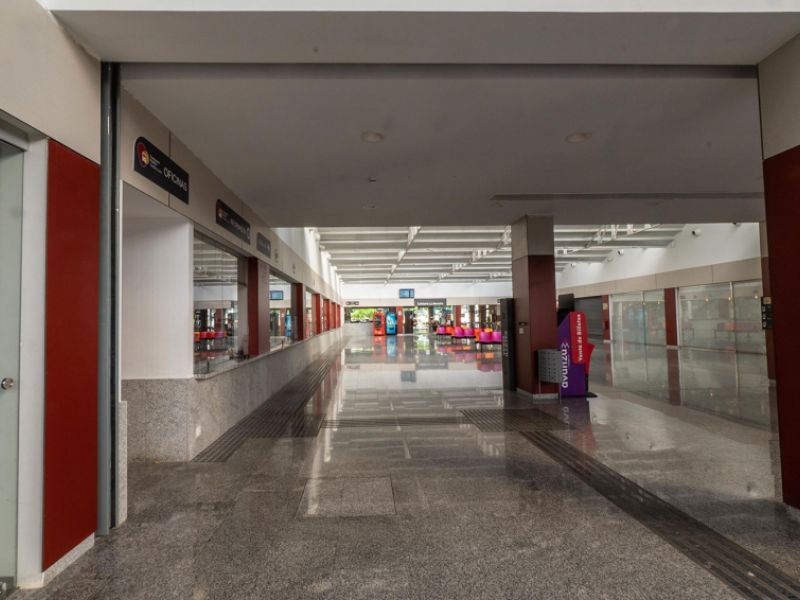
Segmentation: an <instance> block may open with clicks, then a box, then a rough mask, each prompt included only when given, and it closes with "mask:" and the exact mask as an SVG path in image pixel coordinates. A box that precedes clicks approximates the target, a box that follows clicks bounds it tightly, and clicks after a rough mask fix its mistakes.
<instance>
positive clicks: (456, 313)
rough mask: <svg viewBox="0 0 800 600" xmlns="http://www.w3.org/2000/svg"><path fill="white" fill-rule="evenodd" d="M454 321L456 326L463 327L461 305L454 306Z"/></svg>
mask: <svg viewBox="0 0 800 600" xmlns="http://www.w3.org/2000/svg"><path fill="white" fill-rule="evenodd" d="M453 323H454V324H455V326H456V327H461V305H460V304H456V305H455V306H453Z"/></svg>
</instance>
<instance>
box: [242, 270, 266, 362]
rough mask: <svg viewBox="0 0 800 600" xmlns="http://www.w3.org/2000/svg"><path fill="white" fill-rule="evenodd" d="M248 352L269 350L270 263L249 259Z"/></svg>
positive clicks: (254, 354)
mask: <svg viewBox="0 0 800 600" xmlns="http://www.w3.org/2000/svg"><path fill="white" fill-rule="evenodd" d="M247 352H248V354H250V356H258V355H259V354H264V353H266V352H269V265H268V264H267V263H265V262H262V261H260V260H258V259H257V258H255V257H254V256H251V257H250V258H248V259H247Z"/></svg>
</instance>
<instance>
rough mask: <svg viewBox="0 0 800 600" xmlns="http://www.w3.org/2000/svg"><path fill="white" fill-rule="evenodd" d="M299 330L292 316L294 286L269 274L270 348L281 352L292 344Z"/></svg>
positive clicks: (279, 277) (275, 274)
mask: <svg viewBox="0 0 800 600" xmlns="http://www.w3.org/2000/svg"><path fill="white" fill-rule="evenodd" d="M296 329H297V323H296V318H295V317H294V316H293V315H292V284H291V283H289V282H288V281H286V280H285V279H283V277H281V276H280V275H278V274H277V273H275V272H273V271H270V274H269V347H270V351H274V350H280V349H281V348H285V347H286V346H289V345H290V344H291V343H292V340H293V339H294V332H295V331H296Z"/></svg>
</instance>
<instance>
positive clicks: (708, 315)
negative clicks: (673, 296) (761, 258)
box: [678, 283, 760, 350]
mask: <svg viewBox="0 0 800 600" xmlns="http://www.w3.org/2000/svg"><path fill="white" fill-rule="evenodd" d="M678 298H679V304H680V324H681V326H680V332H681V339H680V343H681V345H682V346H692V347H694V348H713V349H719V350H735V349H736V335H735V327H734V316H733V295H732V291H731V284H730V283H714V284H709V285H693V286H689V287H683V288H680V290H679V291H678ZM759 310H760V309H759Z"/></svg>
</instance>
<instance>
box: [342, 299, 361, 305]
mask: <svg viewBox="0 0 800 600" xmlns="http://www.w3.org/2000/svg"><path fill="white" fill-rule="evenodd" d="M344 305H345V306H358V300H346V301H345V303H344Z"/></svg>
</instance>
